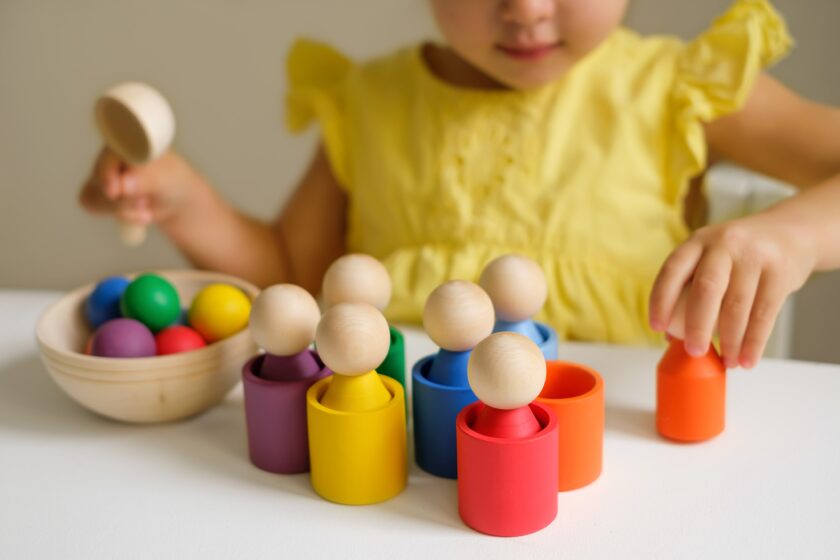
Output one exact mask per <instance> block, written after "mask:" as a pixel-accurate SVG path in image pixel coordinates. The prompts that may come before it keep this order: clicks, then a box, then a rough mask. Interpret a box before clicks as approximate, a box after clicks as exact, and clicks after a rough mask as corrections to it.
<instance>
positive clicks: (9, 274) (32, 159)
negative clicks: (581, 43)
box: [0, 0, 840, 362]
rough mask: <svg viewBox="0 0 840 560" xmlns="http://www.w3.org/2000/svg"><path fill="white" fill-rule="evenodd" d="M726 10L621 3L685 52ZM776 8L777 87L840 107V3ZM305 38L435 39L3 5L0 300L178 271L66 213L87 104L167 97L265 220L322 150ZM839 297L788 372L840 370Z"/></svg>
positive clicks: (101, 4) (366, 51) (813, 284)
mask: <svg viewBox="0 0 840 560" xmlns="http://www.w3.org/2000/svg"><path fill="white" fill-rule="evenodd" d="M452 1H458V0H452ZM488 1H490V0H488ZM581 1H584V0H581ZM728 4H729V2H728V1H726V0H703V1H702V2H700V1H697V0H631V7H630V13H629V16H628V19H627V23H628V25H629V26H630V27H633V28H635V29H638V30H640V31H642V32H645V33H670V34H676V35H679V36H682V37H684V38H690V37H692V36H693V35H695V34H697V33H698V32H700V31H702V30H703V29H704V28H705V27H707V26H708V25H709V23H710V22H711V21H712V20H713V19H714V17H715V16H716V15H717V14H719V13H721V12H722V11H723V10H725V8H726V6H727V5H728ZM776 5H777V7H778V8H779V9H780V10H781V11H782V12H783V13H784V14H785V16H786V17H787V19H788V23H789V25H790V28H791V30H792V32H793V35H794V37H795V38H796V40H797V48H796V50H795V51H794V53H793V54H792V56H790V57H789V58H788V59H787V60H785V61H783V62H782V63H781V64H779V65H778V66H777V67H776V68H774V69H773V71H772V72H773V74H775V75H776V76H778V77H780V78H781V79H782V80H783V81H784V82H786V83H787V84H788V85H790V86H792V87H793V88H794V89H796V90H798V91H800V92H801V93H803V94H805V95H806V96H809V97H811V98H813V99H815V100H818V101H822V102H828V103H833V104H837V105H840V67H838V66H837V64H836V53H837V52H838V51H840V35H838V34H837V32H836V23H837V22H838V21H840V2H837V0H808V1H807V2H805V1H802V0H778V1H777V2H776ZM301 35H306V36H311V37H314V38H318V39H323V40H327V41H329V42H331V43H333V44H334V45H336V46H337V47H339V48H340V49H342V50H343V51H345V52H346V53H348V54H349V55H350V56H352V57H354V58H364V57H368V56H372V55H375V54H378V53H382V52H385V51H387V50H389V49H392V48H395V47H397V46H400V45H404V44H406V43H410V42H413V41H418V40H421V39H426V38H430V37H432V38H433V37H435V36H436V32H435V30H434V26H433V22H432V20H431V18H430V16H429V13H428V9H427V6H426V2H425V0H353V1H347V0H310V1H307V2H303V1H295V2H292V1H284V0H143V1H130V0H73V1H71V2H68V1H66V0H37V1H32V0H0V257H2V259H0V288H32V289H36V288H38V289H40V288H49V289H61V290H65V289H70V288H72V287H75V286H77V285H81V284H84V283H87V282H89V281H92V280H95V279H97V278H99V277H102V276H104V275H106V274H110V273H118V272H126V271H133V270H143V269H148V268H163V267H184V266H187V264H186V262H185V261H183V260H182V259H181V258H180V256H179V255H178V254H177V252H176V251H175V250H174V249H173V248H172V247H171V246H170V245H169V244H168V243H167V241H166V240H165V239H164V238H163V237H162V236H160V235H159V234H158V233H157V232H156V231H152V232H151V235H150V238H149V240H148V241H147V242H146V244H145V245H144V246H142V247H140V248H138V249H126V248H124V247H123V246H122V245H121V243H120V242H119V239H118V235H117V229H116V226H115V225H114V223H113V222H112V221H111V220H109V219H94V218H91V217H90V216H88V215H86V214H85V213H84V212H83V211H82V210H81V209H80V208H79V207H78V206H77V204H76V196H77V193H78V189H79V186H80V184H81V181H82V179H83V178H84V177H85V176H86V174H87V173H88V170H89V168H90V166H91V165H92V163H93V158H94V155H95V154H96V153H97V151H98V149H99V147H100V141H99V139H98V136H97V134H96V131H95V129H94V126H93V122H92V105H93V102H94V100H95V98H96V97H97V95H98V94H100V93H101V92H102V91H104V90H105V89H107V87H109V86H110V85H113V84H115V83H117V82H120V81H123V80H129V79H130V80H140V81H146V82H148V83H150V84H153V85H154V86H156V87H157V88H159V89H160V90H161V91H163V92H164V94H165V95H166V96H167V97H168V98H169V100H170V101H171V103H172V105H173V106H174V108H175V113H176V117H177V121H178V130H177V134H176V141H175V147H176V149H178V150H179V151H181V152H182V153H183V154H185V155H186V156H187V157H188V158H189V159H190V160H191V161H192V162H193V163H194V165H195V166H196V167H197V168H198V169H200V170H201V171H202V173H203V174H204V175H205V176H206V177H208V178H209V179H210V181H211V182H212V183H213V184H214V185H216V186H217V187H218V189H219V190H220V191H221V192H222V194H223V195H224V196H225V197H226V198H227V199H228V200H230V201H231V202H232V203H233V204H234V205H236V206H237V207H239V208H242V209H243V210H245V211H248V212H250V213H252V214H253V215H255V216H258V217H261V218H265V219H268V218H270V217H272V216H274V215H275V214H276V212H277V211H278V210H279V209H280V208H281V207H282V204H283V201H284V200H285V198H286V196H287V195H288V194H289V192H290V188H291V187H292V186H293V185H294V183H295V181H296V180H297V179H298V177H299V176H300V175H301V173H302V170H303V168H304V166H305V165H306V164H307V162H308V159H309V157H310V154H311V150H312V147H313V145H314V142H315V140H316V136H317V132H315V131H314V130H313V131H311V132H310V133H308V134H306V135H304V136H303V137H293V136H291V135H290V134H288V133H287V132H286V131H285V130H284V128H283V125H282V122H283V121H282V119H283V113H282V99H283V92H284V88H285V78H284V61H285V55H286V52H287V50H288V48H289V45H290V43H291V41H292V40H293V39H294V38H295V37H297V36H301ZM838 288H840V274H838V273H832V274H823V275H819V276H817V277H815V278H813V279H812V280H811V281H810V282H809V284H808V285H807V286H806V288H805V289H804V290H803V291H802V292H801V293H800V294H799V295H798V296H797V303H796V318H795V332H794V340H793V354H794V356H795V357H798V358H804V359H812V360H826V361H834V362H840V344H837V342H836V339H835V336H834V335H835V333H837V332H840V298H837V297H835V294H836V293H837V291H838Z"/></svg>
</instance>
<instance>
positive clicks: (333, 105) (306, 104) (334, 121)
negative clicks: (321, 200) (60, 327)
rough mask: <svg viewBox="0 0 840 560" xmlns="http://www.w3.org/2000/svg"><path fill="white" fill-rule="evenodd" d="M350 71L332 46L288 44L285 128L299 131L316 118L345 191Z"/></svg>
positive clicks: (303, 41)
mask: <svg viewBox="0 0 840 560" xmlns="http://www.w3.org/2000/svg"><path fill="white" fill-rule="evenodd" d="M353 68H354V64H353V63H352V62H351V61H350V60H349V59H348V58H347V57H345V56H344V55H342V54H341V53H339V52H338V51H336V50H335V49H333V48H332V47H329V46H327V45H324V44H321V43H317V42H314V41H310V40H306V39H299V40H297V41H296V42H295V43H294V45H292V48H291V51H290V52H289V57H288V59H287V63H286V77H287V83H288V91H287V94H286V126H287V128H288V129H289V130H290V131H292V132H300V131H302V130H304V129H306V128H307V127H308V126H309V125H310V123H311V122H312V121H313V120H316V119H317V121H318V123H319V124H320V126H321V133H322V135H323V142H324V146H325V148H326V151H327V157H328V158H329V161H330V165H331V167H332V171H333V173H334V174H335V176H336V178H337V179H338V181H339V183H341V185H342V186H344V187H345V188H347V187H349V182H350V172H349V158H348V154H347V148H348V141H347V138H348V130H347V128H348V119H347V81H348V78H349V76H350V74H351V72H352V70H353Z"/></svg>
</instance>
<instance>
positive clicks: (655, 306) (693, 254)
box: [649, 241, 703, 331]
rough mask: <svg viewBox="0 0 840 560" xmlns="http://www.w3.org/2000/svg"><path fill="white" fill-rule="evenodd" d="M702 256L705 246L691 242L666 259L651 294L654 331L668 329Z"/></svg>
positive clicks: (651, 324)
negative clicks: (675, 309) (681, 295)
mask: <svg viewBox="0 0 840 560" xmlns="http://www.w3.org/2000/svg"><path fill="white" fill-rule="evenodd" d="M702 254H703V246H702V245H701V244H700V243H692V242H691V241H689V242H687V243H684V244H682V245H680V246H679V247H677V249H676V250H675V251H674V252H673V253H671V256H669V257H668V258H667V259H666V261H665V263H664V264H663V265H662V269H661V270H660V271H659V274H658V275H657V277H656V281H655V282H654V283H653V290H652V291H651V294H650V309H649V314H650V326H651V328H652V329H654V330H656V331H664V330H666V329H667V328H668V326H669V323H670V322H671V315H672V314H673V312H674V306H676V304H677V300H678V299H679V297H680V293H682V289H683V286H685V285H686V283H687V282H688V280H689V279H690V278H691V275H692V274H693V273H694V269H695V267H696V266H697V261H698V260H700V256H701V255H702Z"/></svg>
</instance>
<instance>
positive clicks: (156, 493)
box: [0, 290, 840, 559]
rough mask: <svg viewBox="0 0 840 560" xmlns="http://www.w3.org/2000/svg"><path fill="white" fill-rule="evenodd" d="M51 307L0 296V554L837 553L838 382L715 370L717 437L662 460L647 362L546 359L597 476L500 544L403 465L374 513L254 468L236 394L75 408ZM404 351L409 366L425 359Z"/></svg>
mask: <svg viewBox="0 0 840 560" xmlns="http://www.w3.org/2000/svg"><path fill="white" fill-rule="evenodd" d="M57 296H58V294H55V293H49V292H24V291H8V290H7V291H0V558H54V557H62V558H117V557H120V558H122V557H128V558H185V557H189V558H192V557H202V558H217V557H218V558H226V557H228V558H229V557H238V558H248V559H256V558H263V557H266V558H267V557H270V558H300V557H320V556H324V557H326V556H327V555H330V556H332V557H333V558H347V557H357V558H362V557H363V558H372V559H376V558H424V559H430V558H454V557H457V558H482V559H491V558H497V557H505V558H509V557H521V558H534V557H537V556H536V555H537V554H539V555H541V556H542V557H547V556H548V555H549V554H550V555H551V557H553V558H556V557H574V558H627V557H639V558H641V557H645V558H722V557H728V558H771V557H772V558H794V557H797V558H818V557H819V558H838V557H840V556H838V554H840V483H838V479H840V398H838V397H840V366H828V365H817V364H810V363H802V362H793V361H773V360H767V361H764V362H762V363H761V364H760V366H759V367H758V368H757V369H756V370H754V371H753V372H741V371H738V372H735V373H732V374H730V376H729V387H728V391H729V392H728V401H729V402H728V405H729V407H728V417H727V423H728V426H727V429H726V431H725V432H724V433H723V434H722V435H721V436H719V437H718V438H716V439H715V440H713V441H710V442H707V443H703V444H694V445H676V444H672V443H668V442H666V441H664V440H662V439H660V438H659V437H657V435H656V433H655V431H654V423H653V413H654V387H655V385H654V380H655V375H654V368H655V366H656V362H657V360H658V359H659V356H660V351H658V350H649V349H630V348H621V347H610V346H604V345H587V344H564V345H563V346H562V347H561V351H560V353H561V358H563V359H569V360H573V361H578V362H583V363H586V364H589V365H591V366H593V367H595V368H596V369H597V370H598V371H600V372H601V374H602V375H603V377H604V380H605V383H606V403H607V417H606V435H605V441H604V472H603V475H602V476H601V478H600V479H599V480H598V481H596V482H595V483H594V484H592V485H590V486H589V487H586V488H583V489H581V490H577V491H574V492H567V493H562V494H559V495H558V500H559V514H558V516H557V519H556V520H555V521H554V523H552V524H551V525H550V526H549V527H548V528H546V529H544V530H542V531H540V532H538V533H536V534H533V535H529V536H526V537H520V538H514V539H503V538H495V537H487V536H484V535H480V534H478V533H475V532H473V531H472V530H470V529H469V528H467V527H466V526H465V525H464V524H463V523H462V522H461V520H460V518H459V517H458V512H457V502H456V483H455V482H454V481H451V480H443V479H439V478H436V477H433V476H431V475H428V474H426V473H424V472H422V471H420V470H419V469H418V468H417V467H416V466H412V469H411V474H410V480H409V485H408V487H407V488H406V490H405V491H404V492H403V493H402V494H401V495H399V496H398V497H396V498H394V499H392V500H390V501H388V502H385V503H383V504H378V505H374V506H340V505H335V504H331V503H328V502H326V501H324V500H322V499H320V498H319V497H318V496H317V495H316V494H315V493H314V492H313V491H312V489H311V487H310V485H309V478H308V476H307V475H293V476H282V475H274V474H269V473H265V472H262V471H260V470H258V469H257V468H256V467H254V466H252V465H251V464H250V463H249V461H248V457H247V450H246V440H245V423H244V414H243V410H242V393H241V389H239V388H237V389H236V390H234V391H233V392H232V393H231V394H230V395H229V396H228V398H227V399H226V400H225V401H224V403H223V404H221V405H220V406H218V407H216V408H214V409H212V410H210V411H208V412H207V413H205V414H203V415H201V416H199V417H197V418H193V419H191V420H188V421H185V422H180V423H174V424H169V425H160V426H145V427H143V426H129V425H124V424H119V423H115V422H112V421H109V420H106V419H103V418H100V417H98V416H95V415H94V414H92V413H89V412H87V411H85V410H84V409H82V408H80V407H79V406H77V405H76V404H75V403H73V402H72V401H70V399H69V398H67V397H65V396H64V394H63V393H61V391H60V390H59V389H58V387H57V386H56V385H54V384H53V383H52V381H51V380H50V378H49V376H48V375H47V373H46V370H45V369H44V367H43V366H42V365H41V363H40V360H39V357H38V354H37V351H36V346H35V341H34V325H35V321H36V319H37V317H38V315H39V313H40V312H41V311H42V310H43V309H44V308H45V306H46V305H47V304H48V303H50V302H52V301H54V299H55V298H56V297H57ZM406 335H407V350H408V361H409V363H412V362H413V361H414V360H416V359H417V358H418V357H420V356H421V355H424V354H427V353H430V352H431V351H433V350H434V347H433V345H432V343H431V342H430V341H429V340H428V339H427V338H425V336H424V335H423V334H422V333H420V332H419V331H408V332H407V333H406Z"/></svg>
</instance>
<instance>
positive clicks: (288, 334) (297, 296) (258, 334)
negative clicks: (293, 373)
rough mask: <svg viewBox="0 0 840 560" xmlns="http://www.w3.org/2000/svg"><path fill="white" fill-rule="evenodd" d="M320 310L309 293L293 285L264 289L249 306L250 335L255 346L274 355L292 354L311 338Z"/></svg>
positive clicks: (280, 285)
mask: <svg viewBox="0 0 840 560" xmlns="http://www.w3.org/2000/svg"><path fill="white" fill-rule="evenodd" d="M320 319H321V311H320V310H319V309H318V304H317V303H316V301H315V298H313V297H312V295H310V293H309V292H307V291H306V290H304V289H303V288H301V287H299V286H295V285H294V284H276V285H274V286H269V287H268V288H266V289H264V290H263V291H262V292H261V293H260V295H259V296H257V299H256V300H254V304H253V306H252V307H251V318H250V329H251V335H252V336H253V338H254V341H255V342H256V343H257V345H258V346H260V347H261V348H264V349H265V351H266V352H269V353H271V354H274V355H277V356H293V355H295V354H298V353H300V352H303V351H304V350H306V349H307V348H308V347H309V345H310V344H312V341H313V340H314V339H315V329H316V328H317V327H318V322H319V321H320Z"/></svg>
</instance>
